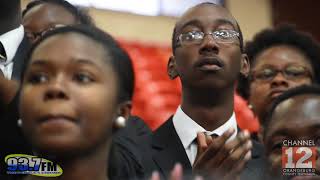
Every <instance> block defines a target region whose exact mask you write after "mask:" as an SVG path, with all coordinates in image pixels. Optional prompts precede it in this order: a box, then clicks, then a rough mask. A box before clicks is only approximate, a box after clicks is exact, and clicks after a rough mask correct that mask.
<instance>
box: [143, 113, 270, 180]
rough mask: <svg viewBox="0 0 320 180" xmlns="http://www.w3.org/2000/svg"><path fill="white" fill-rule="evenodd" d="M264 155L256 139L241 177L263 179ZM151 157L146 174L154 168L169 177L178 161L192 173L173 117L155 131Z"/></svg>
mask: <svg viewBox="0 0 320 180" xmlns="http://www.w3.org/2000/svg"><path fill="white" fill-rule="evenodd" d="M262 156H263V147H262V145H261V144H258V143H257V142H255V141H254V142H253V150H252V160H250V161H249V162H248V163H247V165H246V167H245V169H244V171H243V173H242V174H241V179H261V178H262V177H263V172H264V163H263V162H264V159H262ZM151 157H152V162H150V161H149V162H146V164H143V166H144V167H145V168H146V174H150V173H152V171H153V170H158V171H159V172H160V174H161V176H162V178H165V179H168V178H169V177H170V171H171V170H172V169H173V167H174V165H175V164H176V163H177V162H179V163H181V164H182V166H183V170H184V173H186V174H191V171H192V167H191V164H190V162H189V159H188V156H187V154H186V152H185V149H184V147H183V145H182V142H181V140H180V138H179V136H178V134H177V133H176V131H175V129H174V126H173V122H172V118H170V119H169V120H167V122H165V123H164V124H163V125H162V126H160V128H158V129H157V130H156V131H155V132H154V134H153V137H152V145H151ZM152 168H156V169H152Z"/></svg>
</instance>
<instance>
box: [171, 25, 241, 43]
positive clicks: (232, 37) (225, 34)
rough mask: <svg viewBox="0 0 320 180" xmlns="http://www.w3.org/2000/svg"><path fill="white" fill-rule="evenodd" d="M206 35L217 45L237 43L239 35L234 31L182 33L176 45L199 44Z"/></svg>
mask: <svg viewBox="0 0 320 180" xmlns="http://www.w3.org/2000/svg"><path fill="white" fill-rule="evenodd" d="M206 35H211V36H212V37H213V39H214V40H215V41H216V42H217V43H219V44H231V43H238V42H239V41H240V34H239V32H237V31H234V30H226V29H222V30H216V31H213V32H210V33H204V32H201V31H190V32H186V33H182V34H180V35H179V36H178V37H177V40H176V41H177V45H182V46H188V45H192V44H201V43H202V42H203V40H204V38H205V36H206Z"/></svg>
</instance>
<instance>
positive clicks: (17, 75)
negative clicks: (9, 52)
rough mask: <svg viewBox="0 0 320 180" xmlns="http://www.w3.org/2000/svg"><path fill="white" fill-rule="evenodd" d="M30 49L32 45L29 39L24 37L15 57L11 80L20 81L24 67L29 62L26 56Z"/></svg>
mask: <svg viewBox="0 0 320 180" xmlns="http://www.w3.org/2000/svg"><path fill="white" fill-rule="evenodd" d="M30 47H31V43H30V41H29V40H28V37H27V36H26V35H24V37H23V40H22V42H21V43H20V45H19V47H18V49H17V52H16V54H15V56H14V57H13V69H12V78H11V79H15V80H18V81H20V79H21V73H22V70H23V67H24V65H25V63H26V61H27V59H26V55H27V53H28V52H29V49H30Z"/></svg>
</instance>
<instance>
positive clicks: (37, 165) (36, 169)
mask: <svg viewBox="0 0 320 180" xmlns="http://www.w3.org/2000/svg"><path fill="white" fill-rule="evenodd" d="M5 162H6V164H7V174H31V175H34V176H43V177H57V176H61V175H62V173H63V170H62V168H61V167H60V166H59V165H58V164H56V163H54V162H52V161H50V160H47V159H44V158H40V157H37V156H32V155H27V154H10V155H8V156H6V157H5Z"/></svg>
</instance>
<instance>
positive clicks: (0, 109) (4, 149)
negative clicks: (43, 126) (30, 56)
mask: <svg viewBox="0 0 320 180" xmlns="http://www.w3.org/2000/svg"><path fill="white" fill-rule="evenodd" d="M0 9H1V10H0V54H1V56H0V70H1V73H0V85H1V86H0V120H1V121H0V122H1V125H0V127H1V129H0V146H1V150H0V160H1V167H0V169H1V179H5V177H2V175H5V168H4V167H5V166H4V164H3V163H4V157H5V156H6V155H8V154H11V153H23V154H28V153H30V149H29V147H28V146H27V144H26V143H25V141H24V140H23V139H22V138H23V136H22V134H21V132H20V129H19V128H18V126H17V120H18V117H17V112H18V111H17V108H16V101H17V100H18V97H17V96H16V92H15V91H16V90H17V87H18V82H19V81H20V77H21V71H22V66H23V63H24V58H25V55H26V53H27V51H28V49H29V47H30V43H29V41H28V39H27V37H26V35H25V32H24V28H23V26H22V25H21V3H20V0H2V1H0ZM14 97H15V98H14Z"/></svg>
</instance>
